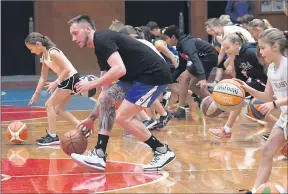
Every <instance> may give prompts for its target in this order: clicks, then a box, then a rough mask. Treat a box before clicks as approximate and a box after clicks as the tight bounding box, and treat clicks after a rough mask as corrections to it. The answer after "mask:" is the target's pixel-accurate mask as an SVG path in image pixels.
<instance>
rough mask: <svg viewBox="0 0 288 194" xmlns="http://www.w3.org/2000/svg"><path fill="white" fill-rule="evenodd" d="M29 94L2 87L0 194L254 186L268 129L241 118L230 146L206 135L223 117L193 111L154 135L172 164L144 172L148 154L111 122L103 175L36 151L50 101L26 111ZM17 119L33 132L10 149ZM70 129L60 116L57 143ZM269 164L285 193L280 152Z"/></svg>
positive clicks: (78, 109) (57, 154)
mask: <svg viewBox="0 0 288 194" xmlns="http://www.w3.org/2000/svg"><path fill="white" fill-rule="evenodd" d="M34 88H35V84H32V85H29V84H28V85H27V84H26V85H25V84H22V85H21V84H6V85H3V84H2V93H1V97H2V102H1V109H2V110H1V111H2V112H1V117H2V122H1V127H2V132H1V135H2V138H1V142H2V143H1V146H2V147H1V156H2V158H1V190H2V192H3V193H10V192H11V193H92V192H93V193H95V192H100V193H103V192H112V193H238V191H239V190H240V189H251V188H252V186H253V184H254V181H255V177H256V174H257V168H258V165H259V161H260V157H261V148H262V147H263V144H264V140H262V138H261V135H259V134H261V133H262V132H263V131H265V128H263V127H262V126H261V125H259V124H258V123H255V122H252V121H250V120H249V119H247V118H246V117H245V116H243V115H241V116H240V117H239V118H238V119H237V121H236V123H235V125H234V126H233V131H232V137H231V139H228V140H220V139H215V138H213V137H212V136H211V135H209V132H208V129H209V128H210V127H216V126H220V125H223V124H225V121H226V119H227V114H226V115H224V116H222V117H219V118H215V119H207V120H205V119H203V118H202V117H201V115H200V114H199V113H198V112H197V111H192V113H191V112H190V113H189V114H188V120H186V121H178V120H176V119H173V120H172V121H171V122H170V123H169V125H168V126H167V127H165V128H164V129H162V130H161V131H155V132H153V134H154V135H155V136H156V137H158V138H159V139H160V140H161V141H163V142H165V143H168V144H169V146H170V147H171V149H172V150H174V151H175V152H176V154H177V158H176V160H175V161H174V162H173V163H171V164H170V165H169V166H167V167H166V168H165V170H164V171H161V172H143V171H142V168H141V166H140V165H141V164H146V163H148V162H150V161H151V159H152V157H153V155H152V153H151V151H150V150H149V148H148V147H147V146H146V145H145V144H143V143H141V142H139V141H137V140H136V139H135V138H134V137H133V136H128V137H127V136H123V135H122V132H123V129H122V128H121V127H119V125H118V124H115V125H114V128H113V134H112V136H111V138H110V141H109V145H108V160H109V161H108V163H107V170H106V172H101V171H95V170H91V169H87V168H83V167H81V166H78V165H77V164H76V163H74V162H73V161H72V160H71V159H70V157H69V156H67V155H65V154H64V152H63V151H62V150H61V149H60V147H59V146H51V147H40V146H37V145H36V143H35V140H36V139H37V138H39V137H41V136H44V135H45V129H46V128H47V127H48V125H47V118H46V113H45V109H44V108H43V106H44V103H45V101H46V99H47V98H48V95H47V94H46V93H45V92H43V93H42V94H41V97H40V101H39V102H38V103H37V104H35V107H28V106H26V105H27V104H28V101H29V99H30V98H31V96H32V93H33V90H34ZM3 92H4V93H3ZM77 102H81V103H77ZM93 104H94V102H93V101H92V100H90V99H84V98H80V97H75V98H73V101H72V102H70V104H69V105H68V110H69V111H71V112H72V114H74V115H75V116H76V117H77V118H78V119H80V120H81V119H84V118H86V117H87V116H88V114H89V113H90V110H91V109H92V108H93ZM276 115H277V113H276ZM14 120H21V121H23V122H25V123H26V124H27V126H28V127H29V130H30V134H29V138H28V140H27V141H26V142H25V143H23V144H22V145H13V144H12V143H10V142H9V140H8V138H7V136H6V129H7V126H8V124H9V123H11V122H12V121H14ZM96 124H97V122H96ZM72 129H74V127H73V126H71V125H69V124H68V123H67V122H65V121H63V120H62V119H61V118H57V132H58V135H59V136H60V137H61V136H62V135H63V134H64V133H65V132H66V131H69V130H72ZM88 141H89V145H88V150H92V149H93V147H94V146H95V144H96V141H97V135H93V136H91V137H90V138H89V140H88ZM274 160H275V161H274V163H273V169H272V174H271V177H270V181H274V182H276V183H279V184H280V185H282V186H284V187H285V185H287V178H288V177H287V160H285V159H283V156H281V154H280V152H278V153H277V155H276V156H275V158H274ZM286 189H287V188H286Z"/></svg>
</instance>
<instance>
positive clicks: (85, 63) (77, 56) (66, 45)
mask: <svg viewBox="0 0 288 194" xmlns="http://www.w3.org/2000/svg"><path fill="white" fill-rule="evenodd" d="M80 14H86V15H89V16H90V17H91V18H92V19H93V20H94V21H95V24H96V28H97V30H101V29H107V28H108V27H109V25H110V24H111V21H112V19H115V18H117V19H119V20H121V21H123V22H124V21H125V4H124V1H120V0H117V1H86V2H80V1H77V2H74V1H71V2H67V1H35V3H34V17H35V28H36V29H35V30H36V31H38V32H40V33H42V34H44V35H47V36H48V37H50V38H51V39H52V41H54V42H55V43H56V44H57V46H58V47H59V48H60V49H61V50H63V52H64V53H65V55H66V56H67V57H68V59H69V60H70V61H71V62H72V63H73V65H74V66H75V67H76V69H77V70H78V71H79V72H80V73H93V74H98V73H99V67H98V65H97V60H96V56H95V55H94V53H93V52H94V50H93V49H80V48H79V47H78V46H77V45H76V44H74V43H73V42H72V40H71V36H70V34H69V26H68V25H67V21H69V19H71V18H72V17H75V16H77V15H80ZM36 72H37V74H39V72H40V64H39V62H38V60H37V63H36Z"/></svg>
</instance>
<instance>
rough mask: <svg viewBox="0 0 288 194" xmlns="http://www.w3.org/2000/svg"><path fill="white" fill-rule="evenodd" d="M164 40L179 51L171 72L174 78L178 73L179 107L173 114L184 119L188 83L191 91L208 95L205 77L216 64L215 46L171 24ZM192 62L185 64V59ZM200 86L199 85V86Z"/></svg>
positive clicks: (165, 32) (204, 95) (199, 94)
mask: <svg viewBox="0 0 288 194" xmlns="http://www.w3.org/2000/svg"><path fill="white" fill-rule="evenodd" d="M164 35H166V42H167V43H168V45H170V46H176V48H177V50H178V51H179V53H180V57H179V67H178V68H177V69H176V70H175V71H174V73H173V74H172V76H173V79H174V80H176V79H177V78H178V77H179V76H180V74H182V73H183V74H182V75H181V78H180V79H179V83H180V96H179V108H178V109H177V112H176V114H175V115H174V116H175V117H176V118H178V119H185V118H186V113H185V109H184V106H185V102H186V99H187V95H188V89H189V83H190V86H191V90H192V92H193V93H195V94H196V95H198V96H200V97H206V96H209V95H210V92H209V91H208V90H207V81H206V80H207V79H208V77H209V75H210V72H211V71H212V69H213V68H214V67H215V66H216V65H217V60H218V55H217V52H216V50H215V48H214V47H213V46H212V45H211V44H209V43H208V42H206V41H204V40H201V39H198V38H194V37H192V36H191V35H185V34H183V33H181V32H180V30H179V29H178V27H176V26H174V25H172V26H169V27H168V28H167V29H166V30H165V31H164ZM188 60H189V61H191V62H192V64H191V65H190V66H187V61H188ZM199 86H200V87H199Z"/></svg>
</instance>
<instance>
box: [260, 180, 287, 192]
mask: <svg viewBox="0 0 288 194" xmlns="http://www.w3.org/2000/svg"><path fill="white" fill-rule="evenodd" d="M256 193H261V194H262V193H263V194H264V193H265V194H269V193H286V191H285V189H284V188H283V187H282V186H280V185H278V184H276V183H272V182H267V183H264V184H262V185H260V186H259V187H258V188H257V190H256Z"/></svg>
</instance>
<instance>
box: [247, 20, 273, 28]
mask: <svg viewBox="0 0 288 194" xmlns="http://www.w3.org/2000/svg"><path fill="white" fill-rule="evenodd" d="M248 28H249V29H253V28H262V29H263V30H266V29H269V28H273V27H272V25H271V24H270V23H269V22H268V20H266V19H254V20H252V21H251V22H249V24H248Z"/></svg>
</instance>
